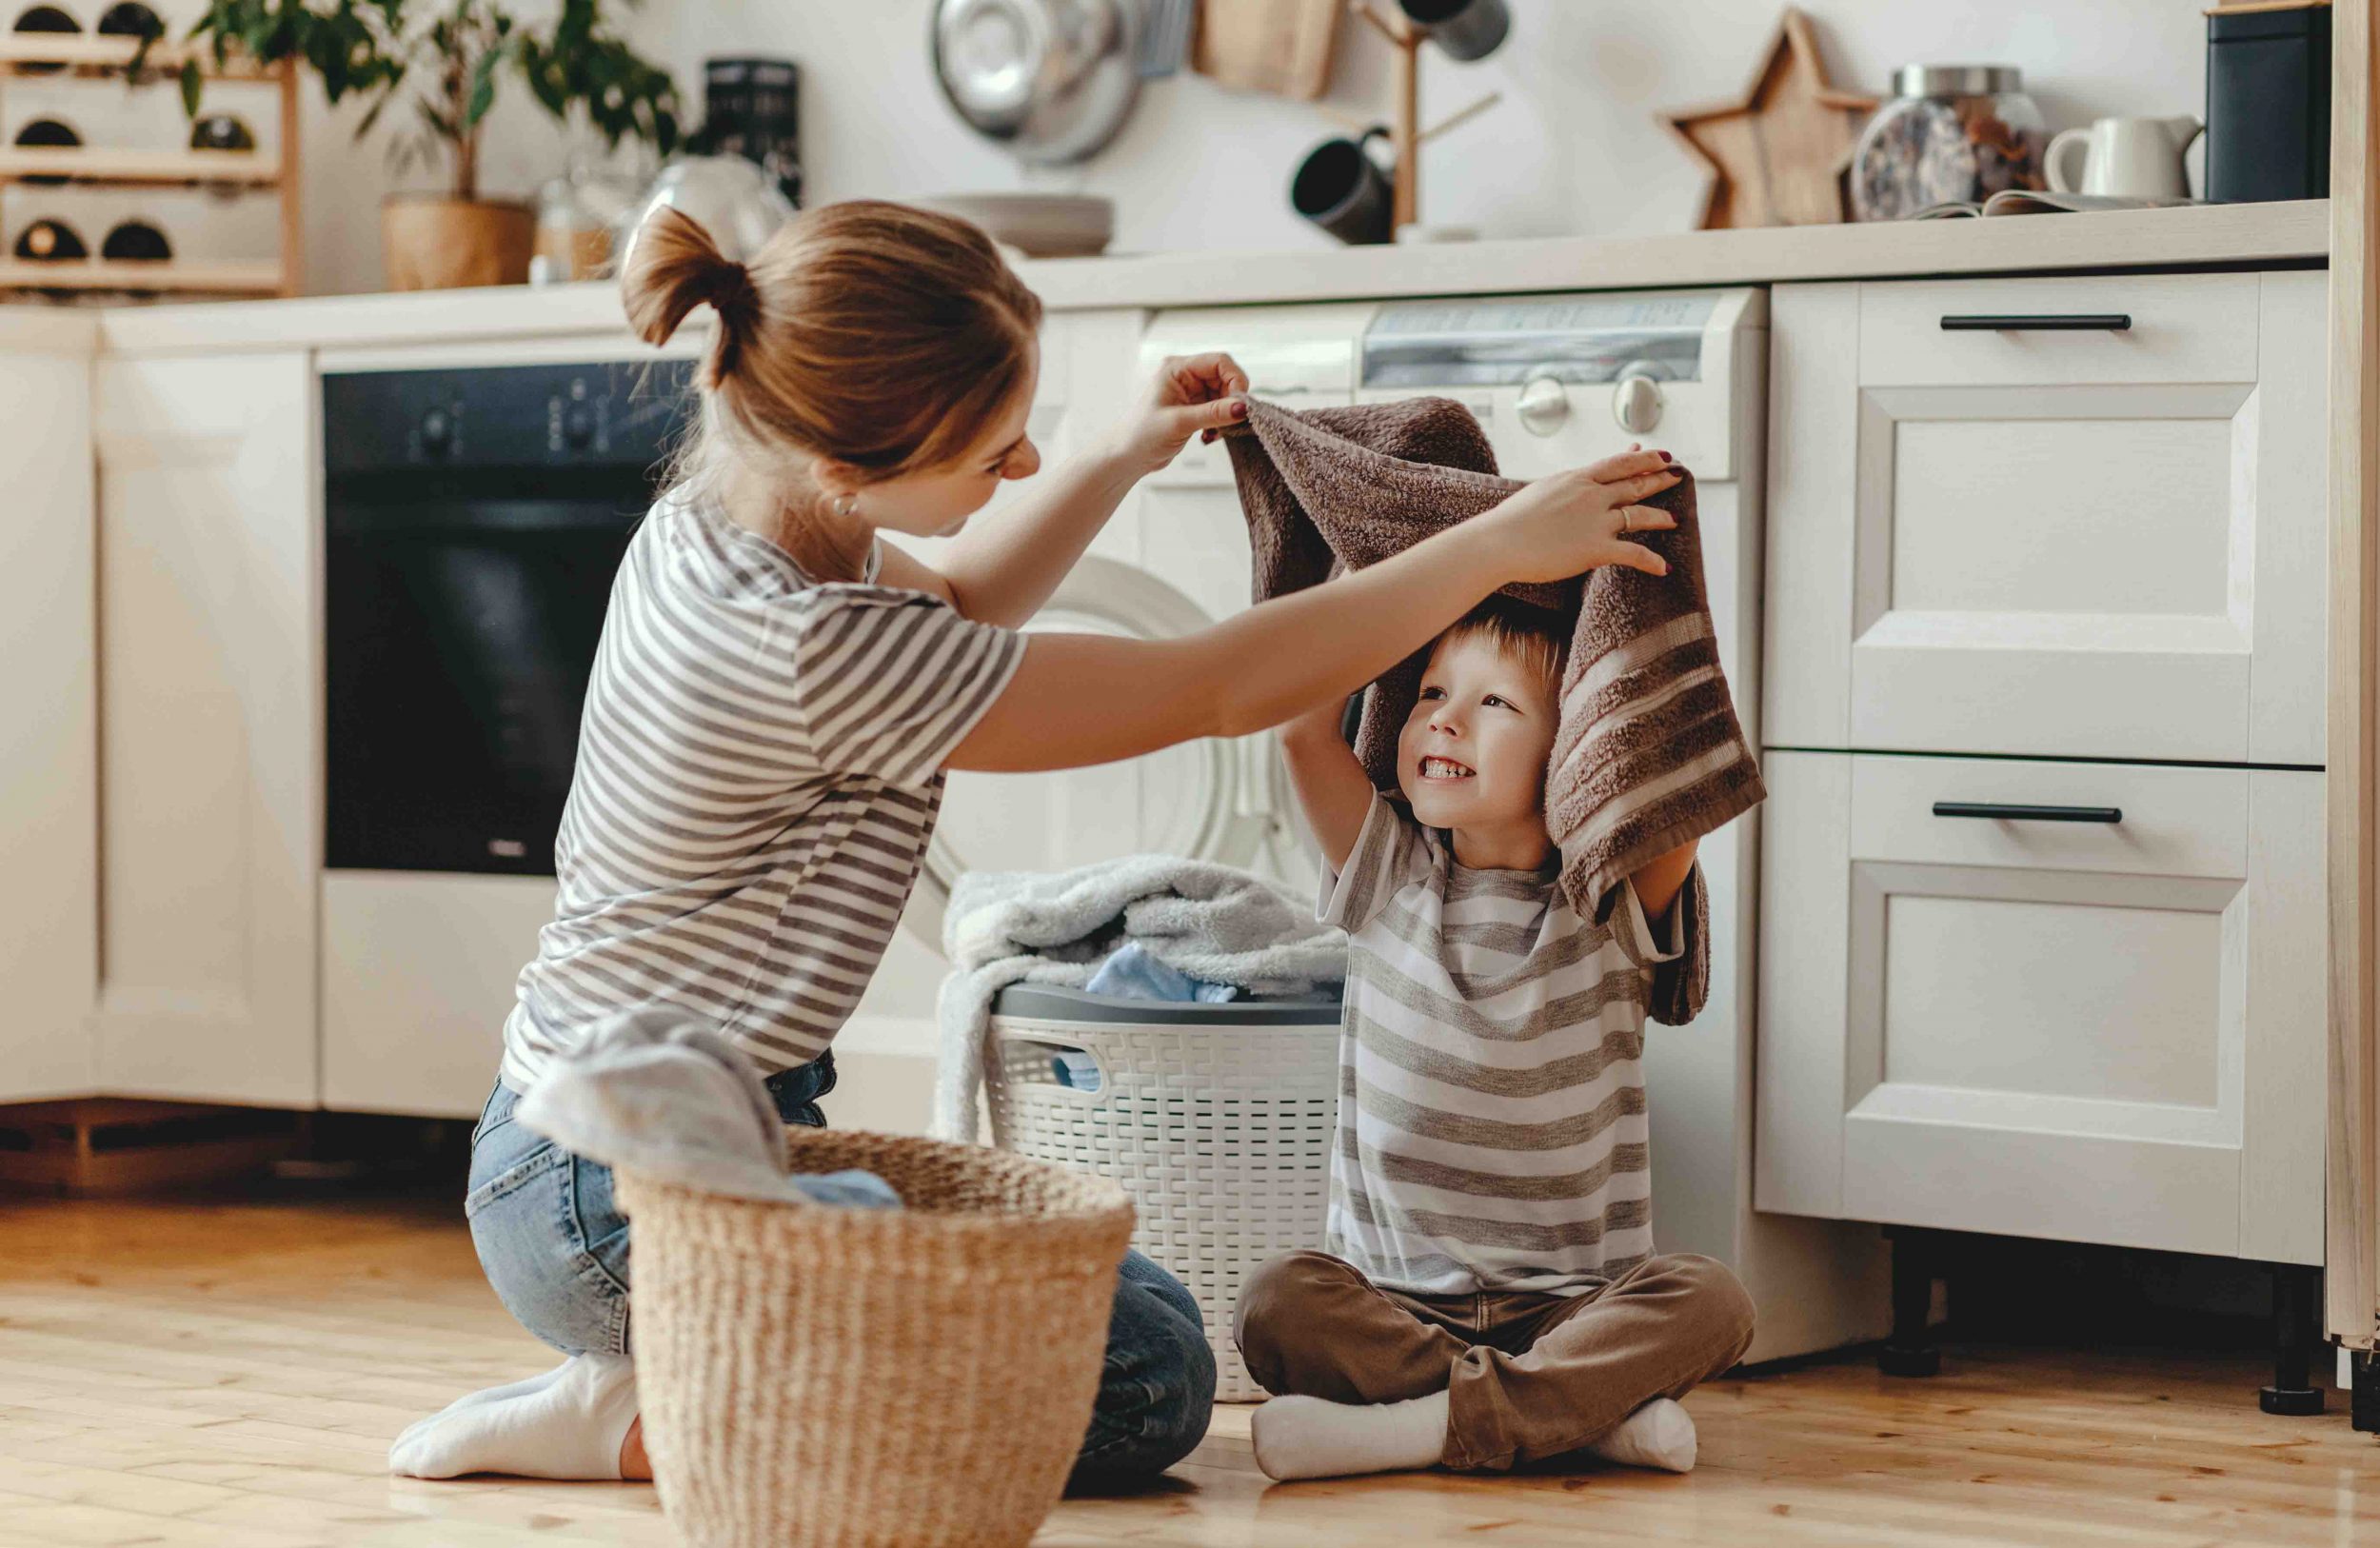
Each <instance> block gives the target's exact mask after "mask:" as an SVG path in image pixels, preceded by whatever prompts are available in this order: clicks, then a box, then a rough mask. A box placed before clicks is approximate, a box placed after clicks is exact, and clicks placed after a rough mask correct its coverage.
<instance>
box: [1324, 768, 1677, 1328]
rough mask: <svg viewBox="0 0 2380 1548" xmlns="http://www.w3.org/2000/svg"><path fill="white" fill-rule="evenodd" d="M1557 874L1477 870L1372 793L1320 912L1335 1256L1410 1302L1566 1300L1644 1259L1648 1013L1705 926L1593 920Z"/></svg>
mask: <svg viewBox="0 0 2380 1548" xmlns="http://www.w3.org/2000/svg"><path fill="white" fill-rule="evenodd" d="M1558 875H1559V873H1558V869H1557V865H1553V864H1549V865H1548V866H1547V867H1546V868H1545V869H1544V870H1541V871H1536V872H1529V871H1510V870H1472V869H1468V868H1466V867H1464V866H1462V865H1459V864H1457V863H1456V862H1455V858H1454V854H1453V852H1452V850H1451V848H1450V846H1449V845H1448V844H1447V843H1445V841H1444V836H1443V835H1441V834H1439V833H1437V832H1434V831H1430V830H1426V829H1424V828H1422V827H1421V826H1420V825H1419V824H1417V823H1416V822H1415V821H1414V820H1413V817H1412V816H1411V814H1410V813H1408V812H1407V811H1406V810H1405V809H1404V808H1403V807H1402V806H1401V805H1398V804H1393V803H1391V802H1390V801H1389V800H1388V799H1387V798H1386V797H1384V796H1379V795H1375V796H1374V797H1373V798H1372V807H1371V810H1370V812H1369V813H1367V814H1366V816H1365V818H1364V823H1363V829H1362V832H1361V834H1360V835H1359V837H1358V839H1357V840H1356V844H1355V848H1354V850H1353V851H1352V852H1351V853H1350V854H1349V855H1348V857H1347V863H1346V866H1345V868H1344V869H1343V870H1342V871H1341V872H1340V873H1339V875H1338V876H1336V877H1331V878H1327V879H1326V880H1325V882H1324V883H1323V885H1324V887H1325V889H1326V890H1325V893H1324V900H1323V904H1322V908H1321V918H1322V919H1323V921H1324V922H1325V923H1332V924H1338V925H1340V926H1342V927H1343V928H1344V929H1345V930H1346V931H1347V936H1348V942H1347V996H1346V1004H1347V1009H1346V1020H1345V1029H1344V1031H1343V1032H1342V1033H1341V1034H1340V1039H1339V1136H1338V1143H1337V1146H1336V1150H1335V1154H1334V1156H1333V1158H1332V1166H1331V1202H1330V1211H1329V1216H1328V1225H1327V1229H1326V1236H1327V1240H1326V1243H1325V1244H1326V1245H1327V1246H1328V1248H1329V1250H1330V1251H1332V1252H1333V1253H1336V1254H1337V1255H1339V1257H1340V1258H1343V1259H1345V1260H1347V1261H1348V1262H1350V1263H1352V1264H1354V1265H1355V1266H1356V1267H1357V1268H1359V1269H1360V1270H1362V1271H1363V1273H1364V1275H1365V1276H1366V1277H1367V1278H1369V1279H1370V1280H1372V1282H1373V1283H1375V1284H1378V1285H1381V1286H1384V1287H1386V1288H1389V1289H1393V1290H1401V1291H1404V1292H1406V1293H1408V1294H1413V1295H1470V1294H1474V1293H1476V1292H1478V1291H1483V1290H1484V1291H1503V1290H1529V1291H1541V1292H1549V1293H1553V1294H1557V1295H1561V1294H1577V1293H1579V1292H1582V1291H1584V1290H1586V1289H1587V1288H1588V1287H1589V1286H1591V1285H1593V1284H1595V1283H1597V1282H1598V1281H1601V1280H1608V1279H1610V1278H1612V1277H1613V1276H1615V1275H1616V1274H1618V1273H1620V1272H1621V1271H1622V1270H1624V1269H1626V1268H1628V1267H1630V1266H1631V1265H1633V1264H1635V1263H1636V1262H1639V1261H1641V1260H1644V1259H1645V1258H1647V1257H1650V1256H1651V1255H1652V1252H1653V1188H1652V1184H1653V1172H1652V1161H1651V1159H1650V1156H1649V1154H1648V1148H1647V1144H1648V1140H1649V1138H1650V1130H1649V1128H1648V1126H1647V1120H1646V1114H1645V1095H1644V1066H1643V1063H1642V1059H1643V1054H1644V1023H1645V1006H1646V1004H1647V1002H1648V995H1649V992H1650V990H1651V988H1652V985H1653V976H1654V974H1655V972H1656V971H1658V970H1659V967H1660V964H1662V963H1668V962H1673V961H1676V960H1677V959H1678V958H1679V955H1680V949H1681V948H1682V947H1683V946H1685V945H1686V944H1687V943H1688V942H1689V937H1688V936H1686V935H1685V934H1684V933H1683V932H1684V931H1687V930H1691V929H1698V928H1700V927H1701V924H1700V922H1699V921H1698V920H1696V919H1695V917H1694V913H1693V908H1692V903H1691V900H1692V899H1693V898H1694V896H1695V893H1696V889H1695V887H1694V886H1693V885H1692V883H1691V881H1690V882H1689V884H1688V885H1687V886H1686V887H1684V888H1682V889H1681V890H1680V892H1679V894H1678V897H1679V901H1678V903H1676V906H1675V907H1674V908H1673V909H1672V910H1671V915H1670V923H1668V927H1667V930H1666V931H1665V933H1667V934H1669V935H1670V936H1671V937H1672V939H1671V940H1670V941H1669V942H1668V943H1661V942H1659V941H1656V939H1655V938H1654V932H1653V930H1652V928H1651V927H1650V926H1649V925H1648V923H1647V922H1646V920H1645V917H1644V910H1643V909H1642V907H1641V906H1639V904H1638V903H1637V902H1636V888H1635V886H1634V885H1632V884H1630V883H1621V885H1622V888H1623V890H1625V892H1626V893H1627V896H1626V897H1625V898H1624V899H1622V900H1621V903H1620V905H1619V906H1618V907H1616V908H1615V909H1613V910H1612V912H1611V923H1610V924H1609V926H1608V927H1605V926H1598V925H1597V924H1595V923H1593V922H1592V921H1589V920H1586V919H1582V918H1580V917H1579V915H1578V914H1577V912H1576V911H1575V910H1574V909H1572V907H1571V906H1570V903H1569V902H1568V901H1567V900H1566V899H1565V897H1564V896H1563V893H1562V889H1561V887H1560V886H1559V885H1558V884H1557V880H1558Z"/></svg>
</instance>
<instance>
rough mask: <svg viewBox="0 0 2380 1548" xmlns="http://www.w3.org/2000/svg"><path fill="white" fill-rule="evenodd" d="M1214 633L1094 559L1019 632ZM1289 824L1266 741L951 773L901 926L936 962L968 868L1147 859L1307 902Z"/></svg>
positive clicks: (1147, 584) (1303, 855)
mask: <svg viewBox="0 0 2380 1548" xmlns="http://www.w3.org/2000/svg"><path fill="white" fill-rule="evenodd" d="M1210 622H1211V620H1210V619H1209V618H1208V617H1207V615H1206V614H1205V613H1204V612H1203V611H1201V610H1200V607H1199V606H1198V605H1197V604H1195V603H1193V602H1192V601H1191V600H1190V599H1189V598H1188V597H1185V596H1183V595H1182V594H1181V593H1180V591H1178V590H1176V589H1175V588H1174V587H1172V586H1170V585H1166V584H1165V583H1164V582H1163V581H1160V580H1159V579H1158V578H1157V577H1156V576H1154V575H1151V574H1150V573H1149V572H1148V571H1146V570H1144V569H1141V568H1140V567H1138V566H1133V565H1127V564H1123V563H1121V562H1120V561H1118V560H1114V559H1108V558H1104V557H1101V556H1098V555H1092V556H1089V557H1086V558H1084V559H1083V560H1082V561H1081V563H1079V564H1078V565H1076V566H1075V567H1074V571H1073V573H1071V574H1070V575H1068V576H1067V577H1066V579H1065V581H1064V583H1063V584H1062V585H1060V586H1059V588H1058V591H1057V593H1056V594H1055V595H1054V596H1052V597H1051V599H1050V601H1049V604H1048V605H1047V606H1045V607H1043V608H1042V609H1041V612H1040V613H1039V614H1037V615H1036V616H1035V617H1034V619H1033V620H1032V622H1030V623H1028V624H1027V625H1025V629H1026V631H1027V632H1035V631H1041V630H1048V631H1051V632H1058V633H1071V634H1086V633H1088V634H1108V635H1116V636H1121V637H1126V638H1139V639H1160V638H1165V637H1168V636H1172V635H1180V634H1187V633H1189V632H1191V631H1192V630H1195V629H1200V628H1203V627H1205V626H1206V625H1208V624H1209V623H1210ZM1293 814H1294V803H1293V801H1292V799H1291V793H1290V789H1289V780H1288V771H1287V769H1286V768H1285V767H1284V766H1283V764H1281V761H1280V751H1279V742H1278V740H1277V739H1276V738H1275V737H1274V736H1273V734H1272V733H1271V732H1269V731H1268V732H1264V733H1262V734H1260V735H1258V736H1252V737H1240V738H1235V739H1222V738H1209V739H1204V740H1200V741H1196V742H1185V743H1180V744H1177V745H1174V746H1171V747H1165V748H1162V749H1160V750H1159V751H1157V752H1153V753H1149V754H1146V755H1144V756H1142V757H1140V758H1129V759H1124V760H1122V761H1121V762H1118V763H1112V764H1100V765H1098V766H1096V767H1092V768H1068V769H1054V770H1050V771H1047V772H1043V773H1038V774H983V773H976V772H972V771H966V770H958V771H954V772H953V773H952V774H951V775H950V778H949V783H948V786H947V788H946V789H945V791H944V794H943V797H942V819H941V821H940V822H939V823H938V824H936V825H935V829H934V838H933V842H932V843H931V844H930V845H929V846H928V847H927V850H926V856H925V869H924V873H923V874H922V876H921V877H920V878H919V880H918V888H917V895H916V897H915V898H914V899H913V900H912V901H911V903H910V906H909V908H908V910H907V912H906V913H905V914H904V915H903V916H902V923H903V924H904V926H905V927H906V928H907V929H909V931H910V932H911V933H912V934H914V935H917V936H919V937H921V938H922V939H923V940H924V942H925V943H926V944H928V945H930V946H932V947H933V948H934V949H935V950H936V951H938V952H939V951H940V950H941V949H942V915H943V912H944V909H945V907H946V905H947V904H948V903H949V901H950V889H951V887H952V886H953V884H955V883H957V881H958V879H959V878H960V877H961V876H962V874H964V873H965V872H967V871H970V870H982V871H1060V870H1068V869H1071V868H1073V867H1075V866H1078V865H1085V864H1089V863H1092V862H1094V861H1101V860H1112V859H1114V858H1116V857H1118V856H1121V855H1128V854H1136V853H1141V852H1152V853H1159V854H1170V855H1185V856H1189V857H1191V858H1194V859H1201V860H1213V861H1220V862H1221V863H1224V864H1227V865H1240V866H1245V867H1247V868H1249V869H1251V870H1255V871H1257V872H1259V874H1262V875H1266V876H1270V877H1273V878H1274V879H1276V880H1278V881H1279V882H1281V883H1283V884H1284V885H1287V886H1290V887H1292V888H1295V889H1299V890H1300V891H1302V890H1305V889H1309V888H1310V887H1311V885H1312V883H1313V878H1314V876H1315V874H1316V872H1315V862H1314V861H1313V859H1312V858H1311V857H1312V853H1313V848H1312V844H1311V843H1310V842H1309V841H1308V840H1307V839H1306V837H1305V835H1304V832H1303V829H1302V826H1301V825H1299V824H1298V823H1297V821H1296V819H1295V817H1294V815H1293Z"/></svg>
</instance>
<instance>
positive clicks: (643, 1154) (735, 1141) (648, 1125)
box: [512, 1006, 901, 1209]
mask: <svg viewBox="0 0 2380 1548" xmlns="http://www.w3.org/2000/svg"><path fill="white" fill-rule="evenodd" d="M512 1111H513V1116H514V1118H515V1119H516V1120H517V1121H519V1122H520V1123H521V1124H522V1125H523V1126H524V1127H526V1128H527V1129H528V1130H530V1131H531V1132H532V1133H536V1134H542V1135H544V1136H545V1138H546V1139H548V1140H551V1141H554V1143H556V1144H558V1145H560V1146H562V1148H563V1149H565V1150H567V1151H571V1152H573V1153H575V1154H577V1155H581V1156H585V1158H586V1159H587V1160H589V1161H602V1162H603V1163H604V1164H605V1165H606V1166H625V1167H627V1168H628V1169H629V1170H630V1171H634V1172H641V1173H643V1174H645V1176H647V1177H652V1178H658V1179H660V1180H661V1181H664V1182H675V1183H678V1184H679V1185H681V1186H684V1187H689V1188H700V1189H702V1190H703V1191H704V1192H705V1193H718V1194H726V1195H729V1196H731V1197H733V1198H737V1199H770V1200H783V1201H787V1202H794V1201H806V1202H809V1203H815V1204H837V1205H843V1206H847V1207H851V1208H858V1209H898V1208H900V1207H901V1196H900V1195H899V1194H896V1193H895V1192H893V1190H892V1187H891V1185H890V1184H889V1183H887V1182H886V1181H884V1180H883V1178H880V1177H878V1176H876V1175H875V1174H873V1173H870V1172H826V1173H821V1174H818V1175H815V1176H812V1175H799V1176H788V1175H787V1168H788V1166H789V1165H790V1164H791V1162H790V1158H789V1156H788V1153H787V1148H786V1144H785V1125H784V1121H783V1119H781V1118H779V1117H778V1116H777V1103H776V1101H774V1100H773V1099H772V1098H771V1097H770V1096H769V1094H768V1086H767V1084H766V1082H764V1081H763V1080H762V1079H761V1072H760V1069H759V1067H758V1066H757V1065H755V1064H754V1063H753V1062H752V1061H751V1060H750V1059H748V1058H747V1057H745V1055H744V1052H743V1050H741V1049H739V1048H738V1047H737V1046H736V1045H735V1044H734V1043H732V1042H728V1041H727V1040H726V1039H725V1038H724V1037H723V1036H721V1035H720V1034H719V1033H718V1032H716V1031H714V1030H712V1029H711V1028H710V1027H707V1026H704V1025H703V1024H702V1023H701V1022H695V1021H691V1020H689V1019H688V1018H687V1016H686V1014H685V1013H684V1011H680V1010H672V1009H670V1008H669V1007H667V1006H652V1007H648V1008H645V1009H642V1010H632V1011H626V1012H623V1013H622V1014H621V1015H618V1016H615V1017H613V1018H612V1019H611V1020H609V1021H607V1022H604V1023H602V1024H601V1025H599V1026H598V1027H596V1029H595V1031H594V1034H593V1035H592V1036H591V1037H589V1038H588V1039H587V1041H586V1042H585V1044H584V1045H583V1046H581V1047H579V1048H578V1049H576V1050H573V1051H572V1052H570V1053H567V1054H565V1055H563V1056H562V1057H561V1058H559V1059H556V1060H555V1061H554V1062H553V1063H552V1064H551V1065H550V1066H549V1067H548V1068H547V1070H546V1072H545V1075H544V1077H543V1078H541V1079H540V1080H539V1081H538V1082H537V1084H536V1085H535V1086H533V1087H531V1088H530V1089H529V1090H528V1091H526V1092H525V1093H523V1094H522V1097H521V1101H520V1104H519V1105H518V1106H516V1107H515V1108H513V1110H512Z"/></svg>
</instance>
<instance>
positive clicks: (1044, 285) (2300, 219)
mask: <svg viewBox="0 0 2380 1548" xmlns="http://www.w3.org/2000/svg"><path fill="white" fill-rule="evenodd" d="M2329 250H2330V204H2329V201H2327V200H2319V199H2316V200H2303V201H2296V202H2291V203H2276V204H2254V205H2209V206H2199V207H2195V208H2180V209H2148V210H2127V211H2120V212H2100V213H2093V214H2057V215H2020V216H2004V217H1999V218H1995V219H1992V220H1944V221H1916V222H1908V223H1902V224H1896V225H1890V226H1816V227H1773V228H1764V229H1758V230H1743V231H1690V232H1683V233H1679V234H1676V235H1669V236H1635V237H1553V238H1542V239H1537V240H1530V241H1509V242H1474V243H1460V244H1449V245H1444V246H1421V247H1382V248H1333V249H1313V250H1307V251H1297V252H1267V253H1245V254H1242V253H1230V252H1184V253H1169V254H1163V255H1153V256H1143V257H1129V256H1123V257H1108V258H1069V259H1056V260H1046V261H1040V262H1029V263H1026V264H1025V265H1023V266H1022V268H1021V272H1022V273H1023V275H1024V278H1025V280H1026V282H1027V283H1028V284H1030V285H1031V286H1032V287H1033V288H1034V289H1035V290H1037V291H1039V292H1040V293H1041V297H1042V299H1043V301H1044V303H1045V304H1046V305H1047V306H1048V307H1049V308H1051V309H1052V310H1056V311H1066V310H1081V309H1087V308H1121V307H1151V308H1155V307H1199V306H1221V305H1231V304H1244V303H1261V302H1295V301H1330V300H1353V299H1362V298H1372V297H1387V296H1416V295H1449V294H1474V295H1477V294H1483V293H1495V292H1499V291H1524V290H1578V289H1645V288H1668V287H1676V286H1708V285H1746V284H1763V283H1770V282H1782V281H1808V280H1847V279H1866V278H1886V277H1894V278H1907V277H1916V276H1923V275H1956V274H1987V273H2003V274H2005V273H2039V272H2050V271H2057V270H2073V269H2109V268H2191V267H2197V266H2204V265H2228V266H2256V265H2264V264H2273V263H2304V262H2309V261H2311V262H2321V261H2323V260H2324V259H2325V257H2326V255H2327V254H2328V252H2329ZM94 316H95V317H96V323H97V328H98V333H99V338H100V342H101V347H103V348H106V349H109V350H110V351H115V352H129V353H144V354H145V353H151V352H163V351H185V350H205V351H209V352H221V351H224V350H238V349H275V348H278V349H288V348H307V347H347V348H374V347H389V346H412V345H421V344H435V343H440V342H446V341H468V342H473V343H487V342H490V341H500V340H506V339H530V338H538V337H555V336H563V335H576V336H579V337H585V336H587V335H590V334H616V335H619V336H621V337H622V338H624V339H625V336H626V326H625V321H624V319H623V318H622V316H621V313H620V304H619V300H618V298H617V296H616V294H615V292H614V291H613V288H612V287H611V286H610V285H609V284H607V283H603V284H589V285H565V286H553V287H548V288H541V289H535V290H528V289H522V288H501V289H487V290H452V291H439V292H429V293H416V294H407V295H367V296H320V297H307V298H303V299H299V300H293V301H264V302H236V303H226V304H216V305H205V306H164V307H159V306H146V307H121V308H106V309H102V310H99V311H97V312H96V313H90V312H83V313H60V312H58V311H56V310H52V309H44V308H0V347H14V346H15V343H16V341H17V340H18V338H19V337H20V335H22V336H25V337H27V338H29V339H37V338H41V337H45V336H47V337H52V338H66V337H69V336H70V335H69V334H66V333H60V332H58V331H57V329H58V327H60V325H61V324H66V325H67V326H69V327H71V326H76V325H75V324H72V323H68V320H69V319H75V320H87V319H90V318H92V317H94ZM80 326H86V327H87V326H89V324H88V322H81V323H80ZM32 347H43V346H39V345H34V346H32ZM49 347H64V346H60V345H55V344H53V345H51V346H49Z"/></svg>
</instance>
